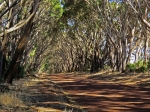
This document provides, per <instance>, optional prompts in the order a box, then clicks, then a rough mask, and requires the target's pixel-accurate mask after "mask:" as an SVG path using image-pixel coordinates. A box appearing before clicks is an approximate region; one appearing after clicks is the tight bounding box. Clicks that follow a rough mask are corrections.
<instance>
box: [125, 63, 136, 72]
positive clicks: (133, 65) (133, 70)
mask: <svg viewBox="0 0 150 112" xmlns="http://www.w3.org/2000/svg"><path fill="white" fill-rule="evenodd" d="M127 69H128V70H129V72H135V70H136V66H135V64H131V63H130V64H127Z"/></svg>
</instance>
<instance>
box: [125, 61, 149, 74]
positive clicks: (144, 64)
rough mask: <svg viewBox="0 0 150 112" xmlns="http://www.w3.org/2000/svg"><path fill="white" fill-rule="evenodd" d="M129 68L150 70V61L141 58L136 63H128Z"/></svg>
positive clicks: (137, 70) (132, 69) (142, 70)
mask: <svg viewBox="0 0 150 112" xmlns="http://www.w3.org/2000/svg"><path fill="white" fill-rule="evenodd" d="M127 70H129V72H138V73H140V72H147V71H148V70H150V61H149V62H144V61H142V60H139V61H138V62H136V63H133V64H131V63H130V64H127Z"/></svg>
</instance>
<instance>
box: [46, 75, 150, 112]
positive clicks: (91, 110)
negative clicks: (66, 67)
mask: <svg viewBox="0 0 150 112" xmlns="http://www.w3.org/2000/svg"><path fill="white" fill-rule="evenodd" d="M48 78H50V79H51V80H52V81H53V82H55V83H56V84H58V85H59V86H60V87H62V88H63V90H64V91H66V92H67V93H68V95H69V96H70V98H72V99H73V100H75V101H76V102H77V103H78V104H79V105H81V106H82V107H83V108H84V109H86V110H87V111H88V112H150V88H144V87H139V86H128V85H121V84H117V83H115V82H105V81H103V80H98V79H92V78H86V77H81V76H80V77H79V76H72V75H65V74H64V75H62V74H61V75H49V76H48Z"/></svg>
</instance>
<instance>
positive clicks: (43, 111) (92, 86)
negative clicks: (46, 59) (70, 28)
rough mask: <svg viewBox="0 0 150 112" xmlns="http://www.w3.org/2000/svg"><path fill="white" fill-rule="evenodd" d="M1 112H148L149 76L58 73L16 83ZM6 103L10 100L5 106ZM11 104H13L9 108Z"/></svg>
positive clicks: (149, 98) (41, 75) (0, 102)
mask: <svg viewBox="0 0 150 112" xmlns="http://www.w3.org/2000/svg"><path fill="white" fill-rule="evenodd" d="M9 87H10V89H11V91H12V92H11V95H12V97H17V98H19V99H20V100H19V101H18V100H14V99H13V98H12V97H11V98H8V99H7V98H6V96H5V99H3V100H7V101H5V102H2V100H1V96H2V95H3V94H7V96H8V95H9V94H10V92H9V93H1V94H0V112H124V111H125V112H148V111H150V74H142V73H140V74H139V73H138V74H137V73H129V74H121V73H111V72H100V73H95V74H89V73H81V72H80V73H61V74H51V75H48V74H44V73H43V74H39V77H35V78H33V77H30V78H29V77H28V78H25V79H21V80H19V81H18V80H16V81H14V82H13V85H11V86H9ZM8 100H10V101H9V102H8ZM10 102H13V104H10Z"/></svg>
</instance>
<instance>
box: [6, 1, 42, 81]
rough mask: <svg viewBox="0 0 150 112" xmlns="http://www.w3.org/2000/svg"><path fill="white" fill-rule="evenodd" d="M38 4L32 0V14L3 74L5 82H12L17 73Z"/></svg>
mask: <svg viewBox="0 0 150 112" xmlns="http://www.w3.org/2000/svg"><path fill="white" fill-rule="evenodd" d="M38 5H39V0H34V2H33V5H32V9H31V11H30V13H31V14H33V16H32V18H31V19H30V20H29V22H28V23H27V24H26V26H25V28H24V31H23V35H22V36H21V38H20V40H19V43H18V46H17V48H16V50H15V54H14V56H13V58H12V61H11V63H10V65H9V68H8V72H7V74H6V76H5V82H7V83H12V80H13V78H14V75H15V74H16V73H17V69H18V62H19V61H20V58H21V55H22V54H23V51H24V49H25V47H26V44H27V41H28V38H29V35H30V32H31V30H32V24H33V19H34V16H35V13H36V11H37V9H38Z"/></svg>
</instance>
